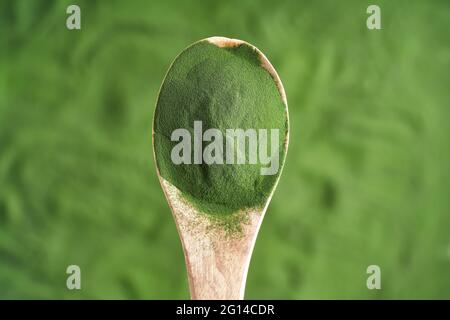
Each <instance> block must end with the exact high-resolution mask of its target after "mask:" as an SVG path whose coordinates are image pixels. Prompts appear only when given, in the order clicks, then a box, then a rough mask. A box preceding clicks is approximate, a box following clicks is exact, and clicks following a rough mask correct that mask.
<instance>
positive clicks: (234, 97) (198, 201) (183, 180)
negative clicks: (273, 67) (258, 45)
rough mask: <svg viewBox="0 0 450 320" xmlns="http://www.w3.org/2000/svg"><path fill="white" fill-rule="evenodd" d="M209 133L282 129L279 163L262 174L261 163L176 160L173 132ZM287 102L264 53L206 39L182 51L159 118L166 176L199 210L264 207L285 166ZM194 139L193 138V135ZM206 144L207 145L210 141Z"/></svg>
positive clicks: (157, 139)
mask: <svg viewBox="0 0 450 320" xmlns="http://www.w3.org/2000/svg"><path fill="white" fill-rule="evenodd" d="M194 121H202V125H203V131H205V130H207V129H209V128H216V129H219V130H220V131H222V132H224V133H225V130H226V129H230V128H231V129H234V128H240V129H244V130H246V129H256V130H258V129H268V130H269V131H270V129H279V165H280V169H279V170H278V172H277V173H276V174H274V175H261V171H260V169H261V164H260V163H257V164H249V163H246V164H211V165H208V164H206V163H202V164H178V165H176V164H174V163H173V161H172V159H171V151H172V148H173V147H174V146H175V145H176V144H177V143H178V142H176V141H171V134H172V132H173V131H174V130H176V129H178V128H185V129H187V130H189V132H191V135H192V137H193V135H194V133H193V132H194V127H193V126H194ZM287 121H288V120H287V115H286V106H285V105H284V103H283V101H282V97H281V95H280V92H279V90H278V88H277V85H276V83H275V81H274V79H273V78H272V76H271V74H270V73H269V72H268V71H267V70H266V69H264V68H263V67H262V66H261V60H260V55H259V53H258V52H257V51H256V49H255V48H253V47H251V46H250V45H248V44H245V43H243V44H239V45H237V46H234V47H225V48H219V47H218V46H216V45H214V44H211V43H209V42H207V41H200V42H197V43H195V44H194V45H192V46H190V47H189V48H187V49H186V50H185V51H183V52H182V53H181V54H180V55H179V56H178V57H177V58H176V60H175V61H174V62H173V64H172V66H171V68H170V69H169V71H168V73H167V75H166V78H165V80H164V83H163V85H162V87H161V91H160V93H159V97H158V101H157V106H156V112H155V118H154V145H155V156H156V162H157V166H158V169H159V173H160V175H161V176H162V177H163V178H164V179H165V180H167V181H169V182H170V183H171V184H173V185H174V186H176V187H177V188H178V189H179V190H180V191H181V193H182V194H183V196H184V197H185V198H186V199H187V200H188V201H189V202H190V203H192V204H193V205H194V206H195V207H196V208H197V209H198V210H199V211H201V212H204V213H206V214H209V215H213V216H214V218H220V217H229V216H230V214H233V213H235V212H238V211H242V210H245V209H250V208H258V207H261V206H263V205H264V204H265V202H266V201H267V198H268V197H269V195H270V193H271V192H272V190H273V188H274V186H275V184H276V181H277V179H278V176H279V174H280V171H281V167H282V164H283V162H284V156H285V147H286V146H285V139H286V135H287V130H288V122H287ZM192 139H193V138H192ZM207 144H208V143H207V142H204V145H207Z"/></svg>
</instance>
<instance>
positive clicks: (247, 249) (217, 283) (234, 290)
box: [173, 209, 262, 300]
mask: <svg viewBox="0 0 450 320" xmlns="http://www.w3.org/2000/svg"><path fill="white" fill-rule="evenodd" d="M173 213H174V217H175V220H176V222H177V223H176V224H177V227H178V232H179V234H180V238H181V242H182V244H183V251H184V257H185V261H186V268H187V273H188V279H189V289H190V293H191V299H194V300H241V299H243V298H244V291H245V282H246V279H247V271H248V267H249V264H250V259H251V255H252V252H253V247H254V245H255V240H256V235H257V233H258V229H259V226H260V222H261V219H262V215H261V214H258V213H250V214H249V220H248V221H247V222H246V223H245V224H243V225H242V229H241V231H240V232H239V233H238V234H232V235H229V234H226V233H223V232H221V231H220V229H219V230H215V229H214V228H211V226H209V228H208V226H205V224H203V223H198V219H195V220H192V216H191V215H189V214H187V215H186V214H180V213H179V211H178V210H176V209H175V210H174V211H173Z"/></svg>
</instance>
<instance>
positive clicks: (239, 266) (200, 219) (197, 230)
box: [153, 37, 288, 300]
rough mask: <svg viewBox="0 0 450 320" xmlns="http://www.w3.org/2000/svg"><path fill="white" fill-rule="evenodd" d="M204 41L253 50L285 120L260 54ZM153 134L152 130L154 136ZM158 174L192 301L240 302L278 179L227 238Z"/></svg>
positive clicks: (282, 93)
mask: <svg viewBox="0 0 450 320" xmlns="http://www.w3.org/2000/svg"><path fill="white" fill-rule="evenodd" d="M205 40H207V41H209V42H210V43H212V44H215V45H217V46H218V47H221V48H224V47H234V46H238V45H240V44H246V45H249V46H251V47H253V48H254V49H255V50H256V51H257V52H258V54H259V56H260V60H261V66H262V67H263V68H265V69H266V70H267V71H268V72H269V73H270V75H271V76H272V78H273V80H274V82H275V83H276V86H277V88H278V91H279V92H280V96H281V99H282V101H283V103H284V105H285V107H286V117H287V118H288V111H287V100H286V94H285V91H284V88H283V85H282V83H281V80H280V78H279V77H278V74H277V72H276V71H275V69H274V68H273V66H272V65H271V64H270V62H269V60H268V59H267V58H266V57H265V56H264V54H263V53H261V52H260V51H259V50H258V49H257V48H255V47H254V46H252V45H250V44H248V43H246V42H244V41H241V40H236V39H229V38H224V37H211V38H207V39H205ZM154 134H155V132H154V131H153V137H154ZM153 142H154V139H153ZM287 144H288V134H286V138H285V148H284V150H285V152H287ZM153 146H154V144H153ZM153 151H154V152H155V147H153ZM154 156H155V154H154ZM155 162H156V157H155ZM281 169H282V168H280V170H281ZM157 173H158V177H159V181H160V183H161V187H162V189H163V191H164V194H165V196H166V198H167V201H168V203H169V206H170V208H171V210H172V214H173V217H174V219H175V223H176V226H177V229H178V233H179V236H180V239H181V243H182V246H183V251H184V257H185V261H186V267H187V273H188V280H189V288H190V294H191V298H192V299H211V300H222V299H226V300H237V299H243V298H244V291H245V282H246V278H247V271H248V267H249V263H250V258H251V255H252V251H253V248H254V245H255V241H256V237H257V234H258V231H259V228H260V226H261V223H262V220H263V218H264V214H265V212H266V209H267V206H268V205H269V202H270V199H271V198H272V195H273V192H274V190H275V188H276V185H277V183H278V179H277V181H276V183H275V186H274V188H273V190H272V192H271V194H270V195H269V197H268V198H267V201H266V203H265V205H264V206H263V208H260V209H252V210H246V211H245V215H246V219H245V222H243V223H242V225H241V232H240V233H239V236H229V234H227V232H226V230H222V229H221V228H217V226H214V225H213V224H212V223H211V221H209V220H208V219H207V218H206V217H205V215H202V214H200V213H199V212H198V210H197V209H196V208H195V207H194V206H193V205H192V204H190V203H189V201H188V200H186V199H185V198H184V197H183V196H182V194H181V192H180V191H179V190H178V189H177V188H176V187H175V186H174V185H172V184H171V183H170V182H168V181H167V180H165V179H164V178H163V177H161V175H160V174H159V170H158V169H157Z"/></svg>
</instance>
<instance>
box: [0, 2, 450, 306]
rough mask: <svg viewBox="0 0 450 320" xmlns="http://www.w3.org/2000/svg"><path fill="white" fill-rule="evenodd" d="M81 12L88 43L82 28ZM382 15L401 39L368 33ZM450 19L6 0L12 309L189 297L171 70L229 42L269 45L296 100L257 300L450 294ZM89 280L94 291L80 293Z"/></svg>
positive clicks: (304, 7)
mask: <svg viewBox="0 0 450 320" xmlns="http://www.w3.org/2000/svg"><path fill="white" fill-rule="evenodd" d="M73 3H76V4H78V5H80V7H81V20H82V21H81V23H82V29H81V30H74V31H69V30H67V29H66V27H65V20H66V18H67V16H68V15H67V14H66V7H67V5H68V4H73ZM373 3H374V4H378V5H380V6H381V12H382V30H378V31H369V30H368V29H367V28H366V19H367V17H368V14H367V13H366V8H367V6H368V5H369V4H373ZM449 12H450V2H449V1H447V0H443V1H438V0H436V1H406V0H404V1H370V2H368V1H356V0H355V1H298V0H293V1H264V2H262V1H243V0H237V1H176V2H174V1H167V0H165V1H158V2H157V1H12V0H11V1H8V0H1V1H0V298H3V299H5V298H43V299H47V298H63V299H79V298H88V299H92V298H139V299H141V298H142V299H158V298H159V299H166V298H175V299H179V298H188V297H189V296H188V289H187V280H186V272H185V267H184V259H183V255H182V250H181V245H180V241H179V238H178V235H177V232H176V228H175V224H174V222H173V220H172V217H171V213H170V211H169V208H168V205H167V203H166V200H165V198H164V196H163V193H162V191H161V189H160V186H159V183H158V180H157V177H156V170H155V166H154V162H153V156H152V145H151V125H152V115H153V111H154V107H155V102H156V96H157V93H158V89H159V86H160V84H161V81H162V79H163V77H164V74H165V72H166V70H167V69H168V67H169V65H170V63H171V61H172V60H173V59H174V57H175V56H176V55H177V54H178V53H179V52H180V51H181V50H182V49H183V48H185V47H186V46H188V45H189V44H191V43H192V42H194V41H196V40H199V39H202V38H205V37H208V36H213V35H222V36H227V37H233V38H239V39H243V40H246V41H248V42H250V43H252V44H254V45H256V46H257V47H258V48H260V49H261V50H262V51H263V52H264V53H265V54H266V55H267V56H268V58H269V59H270V60H271V62H272V63H273V65H274V66H275V68H276V69H277V70H278V72H279V74H280V77H281V79H282V80H283V83H284V86H285V89H286V92H287V96H288V102H289V111H290V121H291V140H290V147H289V152H288V156H287V159H286V166H285V170H284V172H283V174H282V177H281V180H280V183H279V187H278V189H277V191H276V193H275V195H274V197H273V200H272V203H271V205H270V206H269V209H268V212H267V215H266V218H265V220H264V223H263V225H262V228H261V231H260V234H259V237H258V240H257V243H256V247H255V251H254V254H253V259H252V262H251V265H250V270H249V275H248V281H247V290H246V298H267V299H270V298H276V299H284V298H286V299H307V298H333V299H334V298H343V299H346V298H362V299H391V298H399V299H404V298H450V212H449V209H450V196H449V192H450V191H449V190H450V165H449V163H450V152H449V149H450V148H449V146H450V126H449V120H450V106H449V102H450V97H449V95H450V93H449V92H450V90H449V88H448V87H449V83H450V76H449V74H450V73H449V70H450V31H449V30H450V19H449ZM70 264H77V265H79V266H80V267H81V274H82V290H80V291H69V290H68V289H67V288H66V277H67V275H66V273H65V271H66V268H67V266H68V265H70ZM371 264H376V265H379V266H380V267H381V273H382V289H381V290H379V291H377V290H372V291H370V290H368V289H367V288H366V279H367V276H368V275H367V274H366V268H367V266H369V265H371Z"/></svg>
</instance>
